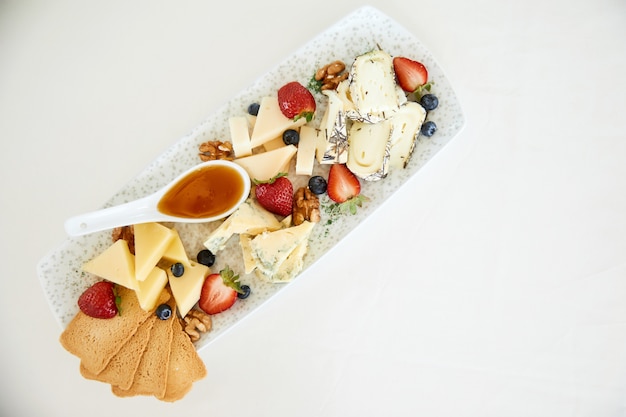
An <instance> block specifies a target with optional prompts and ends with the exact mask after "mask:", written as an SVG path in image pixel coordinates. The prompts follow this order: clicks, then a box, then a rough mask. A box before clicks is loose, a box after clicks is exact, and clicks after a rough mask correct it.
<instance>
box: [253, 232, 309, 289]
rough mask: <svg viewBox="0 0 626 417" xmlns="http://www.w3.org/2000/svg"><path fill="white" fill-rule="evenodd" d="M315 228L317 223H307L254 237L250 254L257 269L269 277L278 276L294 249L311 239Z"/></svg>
mask: <svg viewBox="0 0 626 417" xmlns="http://www.w3.org/2000/svg"><path fill="white" fill-rule="evenodd" d="M314 226H315V223H312V222H308V221H305V222H303V223H301V224H300V225H298V226H293V227H288V228H285V229H280V230H277V231H274V232H264V233H261V234H259V235H257V236H256V237H254V238H253V239H252V240H251V241H250V249H251V251H250V253H251V254H252V257H253V259H254V261H255V263H256V267H257V269H259V270H260V271H262V272H263V274H264V275H267V276H269V277H271V276H273V275H274V274H276V273H277V272H278V271H279V270H280V268H281V265H282V264H283V262H285V260H286V259H287V258H288V257H289V255H290V254H291V253H292V252H293V251H294V249H296V247H297V246H298V245H300V244H301V243H302V242H304V241H306V240H307V239H308V238H309V235H310V234H311V231H312V230H313V227H314Z"/></svg>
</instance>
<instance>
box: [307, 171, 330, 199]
mask: <svg viewBox="0 0 626 417" xmlns="http://www.w3.org/2000/svg"><path fill="white" fill-rule="evenodd" d="M327 187H328V184H327V183H326V180H325V179H324V177H322V176H320V175H315V176H313V177H311V178H309V190H311V192H312V193H313V194H317V195H319V194H324V193H325V192H326V188H327Z"/></svg>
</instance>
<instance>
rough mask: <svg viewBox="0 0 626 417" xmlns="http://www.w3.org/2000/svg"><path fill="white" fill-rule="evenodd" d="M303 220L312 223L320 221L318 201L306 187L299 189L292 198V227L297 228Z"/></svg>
mask: <svg viewBox="0 0 626 417" xmlns="http://www.w3.org/2000/svg"><path fill="white" fill-rule="evenodd" d="M305 220H307V221H310V222H313V223H317V222H319V221H320V201H319V199H318V198H317V196H316V195H315V194H313V193H312V192H311V190H309V189H308V188H307V187H301V188H298V189H297V190H296V193H295V195H294V198H293V211H292V221H293V224H294V226H298V225H299V224H302V223H303V222H304V221H305Z"/></svg>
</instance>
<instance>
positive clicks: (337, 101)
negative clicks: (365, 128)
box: [316, 90, 348, 164]
mask: <svg viewBox="0 0 626 417" xmlns="http://www.w3.org/2000/svg"><path fill="white" fill-rule="evenodd" d="M322 93H323V94H324V95H325V96H326V97H328V106H327V107H326V111H325V112H324V115H323V116H322V121H321V123H320V129H321V130H322V132H323V135H322V138H321V139H320V140H318V145H317V150H316V156H317V161H318V162H319V163H320V164H344V163H345V162H346V160H347V157H348V155H347V150H348V132H347V125H346V122H347V117H346V111H345V102H344V101H343V100H342V98H341V97H340V96H339V95H338V93H337V92H336V91H334V90H324V91H323V92H322ZM322 139H323V140H322Z"/></svg>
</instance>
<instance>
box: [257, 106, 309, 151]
mask: <svg viewBox="0 0 626 417" xmlns="http://www.w3.org/2000/svg"><path fill="white" fill-rule="evenodd" d="M305 123H306V118H304V117H301V118H299V119H298V120H296V121H294V120H292V119H289V118H288V117H285V115H284V114H283V113H282V112H281V111H280V107H279V105H278V98H277V97H276V96H266V97H263V99H261V103H260V107H259V113H258V114H257V117H256V122H255V123H254V129H253V130H252V134H251V136H250V146H251V147H252V149H254V148H256V147H257V146H261V145H263V144H264V143H265V142H268V141H270V140H272V139H274V138H276V137H278V136H279V135H281V134H282V133H283V132H284V131H285V130H287V129H297V128H298V127H300V126H302V125H304V124H305Z"/></svg>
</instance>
